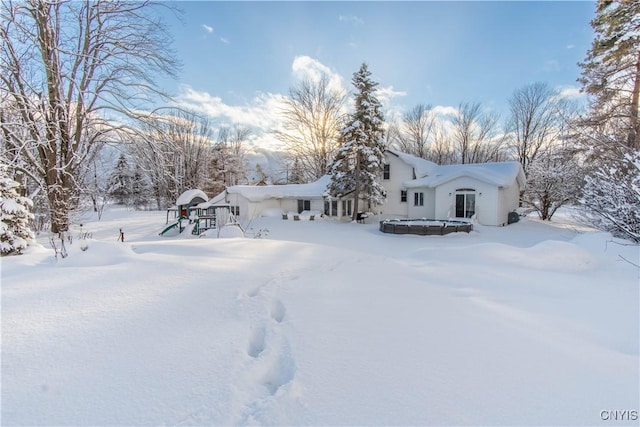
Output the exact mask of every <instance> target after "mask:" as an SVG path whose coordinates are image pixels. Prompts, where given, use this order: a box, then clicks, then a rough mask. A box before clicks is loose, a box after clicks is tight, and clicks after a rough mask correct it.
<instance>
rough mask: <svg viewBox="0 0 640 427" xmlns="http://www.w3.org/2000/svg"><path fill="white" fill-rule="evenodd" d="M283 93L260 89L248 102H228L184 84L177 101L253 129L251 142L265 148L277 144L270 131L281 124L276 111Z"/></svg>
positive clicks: (226, 121)
mask: <svg viewBox="0 0 640 427" xmlns="http://www.w3.org/2000/svg"><path fill="white" fill-rule="evenodd" d="M283 100H284V96H283V95H280V94H272V93H260V94H258V95H257V96H255V97H254V98H253V99H251V101H250V102H249V103H248V104H245V105H229V104H227V103H225V102H224V100H223V99H222V98H220V97H219V96H213V95H211V94H209V93H208V92H203V91H198V90H195V89H193V88H192V87H190V86H188V85H183V86H181V88H180V93H179V95H178V97H177V102H178V105H179V106H181V107H184V108H189V109H192V110H195V111H197V112H200V113H202V114H205V115H207V116H208V117H210V118H212V119H221V120H222V121H223V122H224V123H228V124H236V123H237V124H242V125H245V126H248V127H250V128H252V129H253V130H254V136H253V137H252V142H253V143H254V144H256V145H259V146H263V147H265V148H267V147H271V148H274V149H275V148H278V144H279V143H278V141H276V140H275V139H274V138H273V137H272V135H271V132H272V131H273V130H275V129H278V128H279V126H281V124H280V122H281V120H280V112H281V109H282V107H283V106H284V104H283Z"/></svg>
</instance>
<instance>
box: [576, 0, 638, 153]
mask: <svg viewBox="0 0 640 427" xmlns="http://www.w3.org/2000/svg"><path fill="white" fill-rule="evenodd" d="M591 26H592V27H593V29H594V31H595V33H596V36H595V38H594V40H593V43H592V45H591V49H590V50H589V52H588V53H587V57H586V59H585V62H583V63H581V64H580V66H581V67H582V77H581V78H580V79H578V81H579V82H580V83H582V86H583V90H584V91H585V92H587V93H588V94H590V95H592V96H593V103H592V108H591V112H590V115H589V122H590V123H591V124H592V125H594V127H598V128H599V129H600V130H602V131H605V132H606V133H609V132H613V133H615V134H617V135H619V134H621V133H623V134H624V136H625V139H626V145H627V146H628V147H631V148H635V149H639V148H640V136H639V134H640V127H639V124H640V122H639V119H638V104H639V102H640V2H638V1H635V0H616V1H614V0H599V1H598V3H597V7H596V16H595V18H594V19H593V20H592V21H591ZM607 128H608V129H607Z"/></svg>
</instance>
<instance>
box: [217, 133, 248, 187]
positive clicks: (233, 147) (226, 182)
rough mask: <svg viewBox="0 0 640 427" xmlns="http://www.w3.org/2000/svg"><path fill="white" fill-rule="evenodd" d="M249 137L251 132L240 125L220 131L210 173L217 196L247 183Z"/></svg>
mask: <svg viewBox="0 0 640 427" xmlns="http://www.w3.org/2000/svg"><path fill="white" fill-rule="evenodd" d="M249 136H251V130H250V129H249V128H247V127H245V126H242V125H239V124H235V125H233V126H231V127H229V126H224V127H222V128H220V130H219V131H218V140H217V142H216V144H215V146H214V147H213V152H214V153H213V161H212V163H211V173H210V176H211V178H212V180H213V181H214V184H213V185H214V186H215V187H216V191H215V193H216V194H217V193H218V192H220V191H222V190H224V188H225V187H227V186H230V185H237V184H244V183H246V182H247V159H246V155H245V143H246V142H247V140H248V139H249Z"/></svg>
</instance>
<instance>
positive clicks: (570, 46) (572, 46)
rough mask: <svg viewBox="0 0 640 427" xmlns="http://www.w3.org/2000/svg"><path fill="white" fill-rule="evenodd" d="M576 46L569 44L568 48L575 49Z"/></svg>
mask: <svg viewBox="0 0 640 427" xmlns="http://www.w3.org/2000/svg"><path fill="white" fill-rule="evenodd" d="M575 47H576V45H575V44H568V45H567V49H573V48H575Z"/></svg>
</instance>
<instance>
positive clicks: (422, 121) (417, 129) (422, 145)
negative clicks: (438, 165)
mask: <svg viewBox="0 0 640 427" xmlns="http://www.w3.org/2000/svg"><path fill="white" fill-rule="evenodd" d="M436 125H437V121H436V116H435V114H433V112H432V111H431V106H430V105H424V104H418V105H416V106H415V107H413V108H412V109H411V110H410V111H408V112H407V113H405V114H404V116H403V117H402V122H400V124H392V125H390V126H389V135H388V137H387V139H389V140H390V142H391V144H393V146H395V147H397V148H398V149H399V150H400V151H402V152H403V153H408V154H412V155H414V156H417V157H421V158H423V159H426V158H428V157H429V152H430V151H431V147H430V145H431V144H432V142H433V136H434V133H435V131H436Z"/></svg>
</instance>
